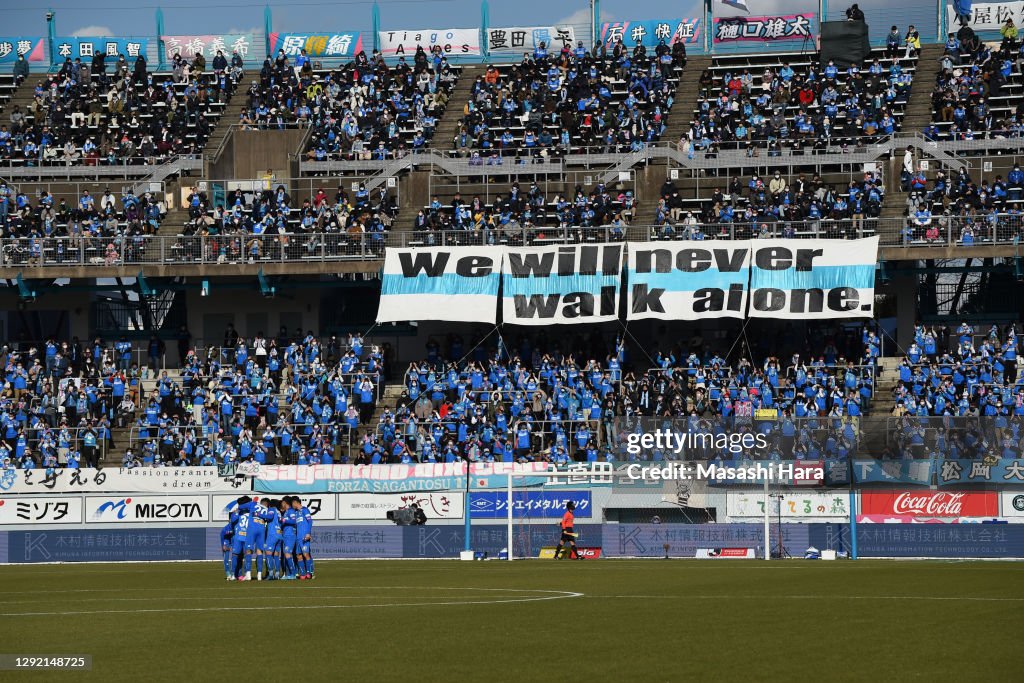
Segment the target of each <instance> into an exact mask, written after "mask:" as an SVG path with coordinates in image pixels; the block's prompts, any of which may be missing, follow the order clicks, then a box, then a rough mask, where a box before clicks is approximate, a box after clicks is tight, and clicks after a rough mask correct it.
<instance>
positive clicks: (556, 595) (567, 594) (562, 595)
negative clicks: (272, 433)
mask: <svg viewBox="0 0 1024 683" xmlns="http://www.w3.org/2000/svg"><path fill="white" fill-rule="evenodd" d="M422 590H433V589H432V588H423V589H422ZM442 590H459V589H457V588H444V589H442ZM464 590H470V591H473V590H480V591H506V592H518V593H552V594H553V595H542V596H533V597H522V598H506V599H499V600H457V601H443V602H388V603H376V604H369V605H278V606H259V607H256V606H253V607H173V608H166V609H133V610H82V611H67V612H9V613H7V614H0V618H3V617H66V616H79V615H93V614H166V613H175V612H262V611H266V610H275V611H277V610H313V609H360V608H367V607H370V608H377V607H433V606H454V605H500V604H508V603H517V602H543V601H546V600H563V599H566V598H580V597H583V595H584V594H583V593H575V592H571V591H550V590H530V589H525V588H524V589H516V588H510V589H503V588H482V589H478V588H466V589H464Z"/></svg>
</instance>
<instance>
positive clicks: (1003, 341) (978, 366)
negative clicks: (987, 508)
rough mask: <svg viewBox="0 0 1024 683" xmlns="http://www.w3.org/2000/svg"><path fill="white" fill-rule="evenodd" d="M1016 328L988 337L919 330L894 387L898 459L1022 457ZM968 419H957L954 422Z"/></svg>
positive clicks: (1021, 378)
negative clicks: (939, 456)
mask: <svg viewBox="0 0 1024 683" xmlns="http://www.w3.org/2000/svg"><path fill="white" fill-rule="evenodd" d="M1017 355H1018V347H1017V332H1016V328H1015V326H1014V325H1009V326H1007V327H1005V328H1003V329H1000V328H999V326H997V325H992V326H991V327H990V329H989V330H988V332H987V333H986V334H983V335H979V334H976V333H975V329H974V328H973V327H972V326H971V325H969V324H967V323H966V322H964V323H961V324H960V326H959V327H957V328H956V329H955V330H953V329H940V330H936V329H935V328H933V327H927V326H924V325H917V326H916V327H915V329H914V342H913V344H911V346H910V347H909V348H908V349H907V353H906V356H905V357H904V358H903V360H902V361H901V362H900V365H899V368H898V370H897V371H898V373H899V380H898V382H897V384H896V387H895V388H894V389H893V400H894V401H895V406H894V408H893V415H894V416H895V417H896V418H898V419H897V420H896V421H895V425H894V428H893V429H892V432H893V435H892V436H893V438H892V444H891V446H892V450H891V451H890V452H889V453H887V454H886V455H887V456H891V457H909V458H928V457H930V456H933V455H939V454H942V455H943V456H944V457H949V458H965V459H972V458H985V459H987V458H1000V457H1004V458H1006V457H1009V458H1017V457H1020V453H1021V450H1022V446H1024V442H1022V437H1024V374H1022V373H1020V371H1019V369H1018V365H1017ZM951 417H956V418H960V419H957V420H955V421H953V420H950V419H949V418H951Z"/></svg>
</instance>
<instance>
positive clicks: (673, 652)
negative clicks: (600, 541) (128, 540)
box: [0, 560, 1024, 682]
mask: <svg viewBox="0 0 1024 683" xmlns="http://www.w3.org/2000/svg"><path fill="white" fill-rule="evenodd" d="M1022 572H1024V565H1021V564H1016V563H1009V562H893V561H864V560H861V561H856V562H841V561H839V562H807V561H802V560H789V561H778V562H761V561H757V562H753V561H750V562H745V561H729V560H723V561H713V560H711V561H687V560H599V561H584V562H573V561H568V560H564V561H560V562H555V561H550V560H549V561H543V560H530V561H520V562H511V563H509V562H498V561H490V562H473V563H470V562H456V561H391V562H389V561H344V562H328V561H321V562H318V563H317V578H316V580H314V581H311V582H299V581H292V582H284V583H282V582H273V583H266V582H261V583H257V582H253V583H228V582H226V581H224V578H223V574H222V571H221V567H220V564H215V563H181V564H109V565H101V564H83V565H44V566H4V567H0V633H2V634H3V641H4V642H3V645H2V646H0V652H3V653H6V654H69V655H82V654H89V655H92V656H93V667H92V670H91V671H90V672H87V673H86V672H77V673H67V672H37V673H11V672H0V680H13V679H15V678H17V679H19V680H20V679H22V678H25V679H33V678H34V679H38V680H58V679H59V680H77V679H95V680H103V681H105V682H110V681H156V680H168V681H171V680H173V681H207V680H210V681H227V680H235V679H239V680H242V679H247V678H249V677H255V679H259V680H292V679H295V680H309V681H321V680H335V681H336V680H345V681H398V680H404V681H409V680H414V681H449V680H450V681H464V680H480V681H488V680H497V681H505V680H509V681H540V680H559V681H560V680H570V681H594V680H598V681H606V680H607V681H679V680H684V679H690V680H692V679H694V678H697V679H712V678H717V679H725V680H740V679H746V680H792V679H811V680H837V679H839V680H864V679H867V678H874V679H876V680H905V679H918V680H921V679H923V680H928V679H932V678H935V679H940V680H982V679H984V680H987V681H1002V680H1020V671H1021V665H1020V659H1019V657H1020V649H1019V648H1020V646H1019V641H1020V636H1019V628H1018V625H1019V622H1020V614H1021V609H1022V608H1024V573H1022ZM283 677H287V678H283Z"/></svg>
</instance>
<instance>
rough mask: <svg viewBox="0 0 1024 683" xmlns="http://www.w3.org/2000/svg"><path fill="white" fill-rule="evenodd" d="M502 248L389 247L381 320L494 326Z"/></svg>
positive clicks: (382, 287) (381, 294)
mask: <svg viewBox="0 0 1024 683" xmlns="http://www.w3.org/2000/svg"><path fill="white" fill-rule="evenodd" d="M503 253H504V248H502V247H423V248H419V249H388V250H387V253H386V254H385V257H384V276H383V283H382V285H381V293H380V308H379V309H378V311H377V322H379V323H386V322H403V321H406V320H449V321H455V322H480V323H491V324H493V323H494V322H495V320H496V318H497V298H498V283H499V274H500V272H501V259H502V255H503Z"/></svg>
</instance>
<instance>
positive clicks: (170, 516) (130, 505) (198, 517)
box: [85, 495, 210, 524]
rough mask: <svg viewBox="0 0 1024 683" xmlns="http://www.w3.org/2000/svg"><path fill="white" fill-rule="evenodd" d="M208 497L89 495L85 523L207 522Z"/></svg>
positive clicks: (208, 512)
mask: <svg viewBox="0 0 1024 683" xmlns="http://www.w3.org/2000/svg"><path fill="white" fill-rule="evenodd" d="M208 521H210V497H209V496H133V495H128V496H88V497H86V499H85V522H86V524H92V523H97V524H132V523H136V522H164V523H167V522H208Z"/></svg>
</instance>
